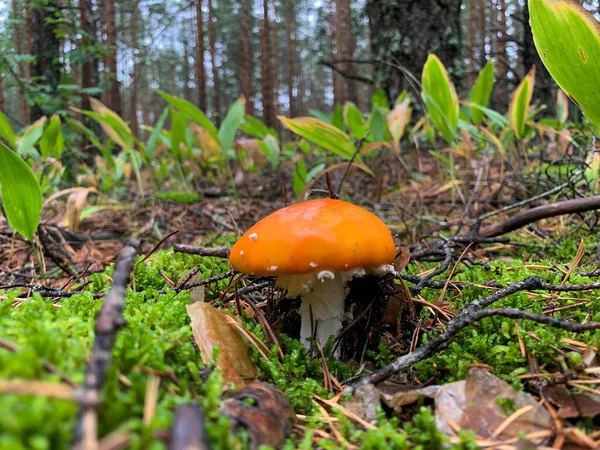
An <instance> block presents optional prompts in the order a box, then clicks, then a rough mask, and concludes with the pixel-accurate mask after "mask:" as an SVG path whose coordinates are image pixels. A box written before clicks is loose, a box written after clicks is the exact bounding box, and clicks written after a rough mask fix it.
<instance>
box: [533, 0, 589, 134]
mask: <svg viewBox="0 0 600 450" xmlns="http://www.w3.org/2000/svg"><path fill="white" fill-rule="evenodd" d="M529 11H530V23H531V29H532V32H533V39H534V42H535V46H536V48H537V51H538V53H539V55H540V57H541V59H542V62H543V63H544V65H545V66H546V68H547V69H548V72H550V74H551V75H552V77H553V78H554V80H555V81H556V82H557V83H558V85H559V86H560V87H561V88H562V90H563V91H565V93H566V94H567V95H568V96H569V97H571V99H573V101H574V102H575V103H577V104H578V105H579V106H580V107H581V109H583V113H584V114H585V115H586V117H587V118H588V119H589V120H590V121H591V122H593V123H594V124H595V125H596V126H600V83H598V80H600V24H599V23H598V21H597V20H596V19H595V17H594V16H593V15H592V13H590V12H589V11H587V10H586V9H585V8H584V7H582V6H581V5H580V4H579V3H577V2H576V1H575V0H529Z"/></svg>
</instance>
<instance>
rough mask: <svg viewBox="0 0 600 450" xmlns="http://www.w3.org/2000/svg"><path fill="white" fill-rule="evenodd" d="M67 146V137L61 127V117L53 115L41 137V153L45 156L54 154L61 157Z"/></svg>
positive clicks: (55, 156)
mask: <svg viewBox="0 0 600 450" xmlns="http://www.w3.org/2000/svg"><path fill="white" fill-rule="evenodd" d="M64 146H65V139H64V137H63V134H62V130H61V129H60V117H59V116H58V115H56V114H55V115H53V116H52V117H51V118H50V120H49V121H48V123H47V124H46V128H45V129H44V133H43V134H42V138H41V139H40V153H41V154H42V156H43V157H44V158H47V157H49V156H52V157H54V158H60V156H61V155H62V152H63V149H64Z"/></svg>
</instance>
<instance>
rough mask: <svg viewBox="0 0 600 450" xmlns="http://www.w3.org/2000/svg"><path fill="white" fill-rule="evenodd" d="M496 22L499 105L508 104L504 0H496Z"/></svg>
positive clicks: (497, 100) (497, 92) (497, 95)
mask: <svg viewBox="0 0 600 450" xmlns="http://www.w3.org/2000/svg"><path fill="white" fill-rule="evenodd" d="M498 6H499V8H498V11H497V18H496V24H497V27H498V36H497V37H496V61H497V68H496V70H497V74H498V78H497V80H498V81H497V83H496V102H497V103H498V105H499V106H500V107H503V108H505V107H506V106H507V105H508V69H509V67H508V54H507V53H506V42H507V38H508V36H507V34H506V0H498Z"/></svg>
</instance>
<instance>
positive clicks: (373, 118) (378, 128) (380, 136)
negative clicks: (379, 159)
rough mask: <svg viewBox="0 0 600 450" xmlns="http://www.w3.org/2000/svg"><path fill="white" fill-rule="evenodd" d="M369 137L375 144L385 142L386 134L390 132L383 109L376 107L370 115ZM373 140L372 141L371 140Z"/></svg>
mask: <svg viewBox="0 0 600 450" xmlns="http://www.w3.org/2000/svg"><path fill="white" fill-rule="evenodd" d="M368 125H369V135H370V136H369V137H370V138H372V140H373V142H380V141H385V140H386V139H385V134H386V131H388V128H387V127H388V125H387V121H386V120H385V117H384V113H383V112H382V108H381V107H378V106H376V107H374V108H373V110H372V111H371V114H370V115H369V121H368ZM370 140H371V139H370Z"/></svg>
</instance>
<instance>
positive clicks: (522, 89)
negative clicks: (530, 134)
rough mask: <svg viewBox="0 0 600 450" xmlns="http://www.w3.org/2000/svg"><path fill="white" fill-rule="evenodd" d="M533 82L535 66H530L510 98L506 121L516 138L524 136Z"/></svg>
mask: <svg viewBox="0 0 600 450" xmlns="http://www.w3.org/2000/svg"><path fill="white" fill-rule="evenodd" d="M534 84H535V66H534V67H532V68H531V70H530V71H529V73H528V74H527V76H526V77H525V78H523V80H522V81H521V83H519V86H517V89H515V91H514V92H513V95H512V98H511V100H510V106H509V108H508V121H509V123H510V127H511V128H512V130H513V131H514V133H515V136H516V137H517V139H522V138H523V137H525V130H526V126H527V115H528V114H529V105H531V98H532V96H533V86H534Z"/></svg>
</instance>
